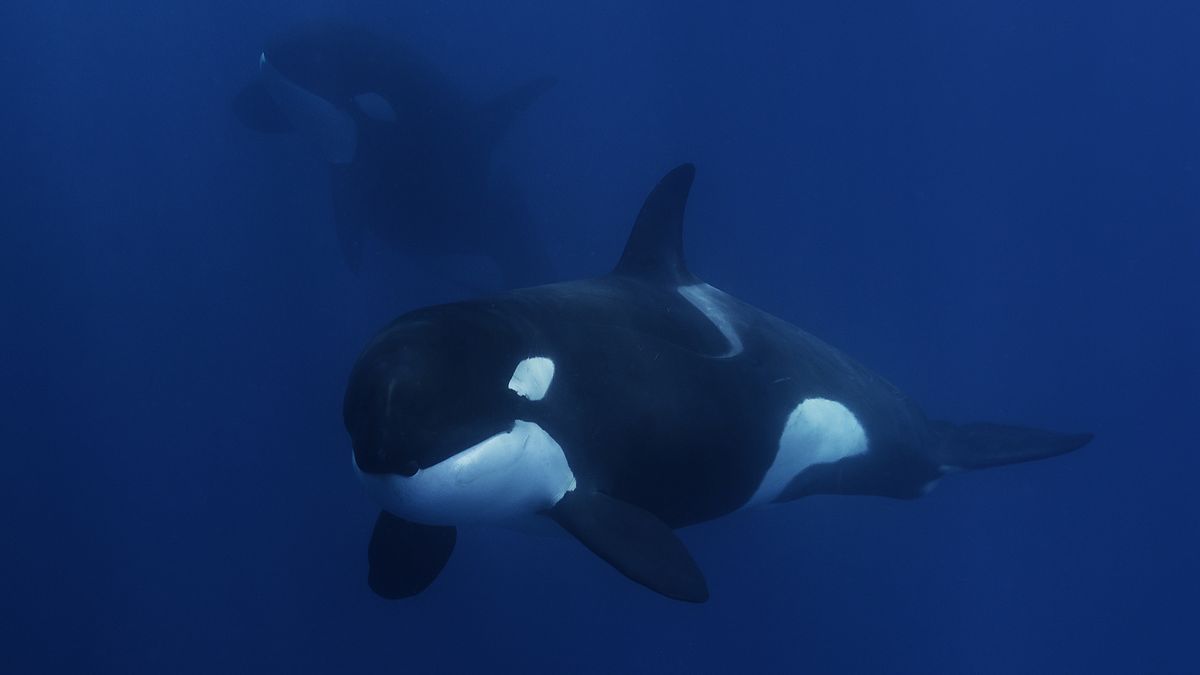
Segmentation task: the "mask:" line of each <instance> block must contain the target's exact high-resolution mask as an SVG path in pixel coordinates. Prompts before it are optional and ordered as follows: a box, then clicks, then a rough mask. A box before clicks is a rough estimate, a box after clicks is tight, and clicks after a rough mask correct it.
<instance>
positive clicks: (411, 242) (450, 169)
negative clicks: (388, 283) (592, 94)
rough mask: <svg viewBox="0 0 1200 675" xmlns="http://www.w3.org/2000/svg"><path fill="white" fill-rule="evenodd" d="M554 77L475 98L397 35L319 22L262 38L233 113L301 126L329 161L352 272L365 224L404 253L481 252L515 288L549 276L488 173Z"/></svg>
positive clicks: (504, 191) (520, 207) (515, 209)
mask: <svg viewBox="0 0 1200 675" xmlns="http://www.w3.org/2000/svg"><path fill="white" fill-rule="evenodd" d="M554 82H555V81H554V79H553V78H539V79H535V80H531V81H529V82H526V83H524V84H522V85H519V86H517V87H515V88H513V89H511V90H509V91H507V92H506V93H504V94H501V95H499V96H497V97H496V98H493V99H491V100H489V101H484V102H482V103H479V102H473V101H470V100H468V99H467V98H466V97H464V96H463V95H462V94H461V93H460V92H458V91H457V90H456V89H455V88H454V87H452V86H451V84H450V83H449V82H448V81H446V79H445V78H444V77H442V76H441V74H440V73H438V72H437V71H436V70H435V69H434V68H433V67H432V66H431V65H430V64H428V63H426V62H425V61H424V60H423V59H421V58H420V57H419V56H418V55H416V54H414V53H412V52H411V51H409V50H408V49H406V48H405V47H404V46H403V45H401V44H399V43H398V42H397V41H396V40H393V39H390V38H387V37H384V36H382V35H379V34H377V33H374V32H372V31H370V30H366V29H363V28H358V27H354V26H351V25H346V24H342V23H336V22H324V23H315V24H309V25H306V26H303V27H300V28H297V29H295V30H293V31H290V32H288V33H284V34H282V35H280V36H278V37H276V38H274V39H272V40H270V41H268V42H267V44H266V46H265V47H264V48H263V51H262V54H261V55H260V56H259V59H258V74H257V76H256V77H255V79H254V80H253V81H252V82H250V83H249V84H248V85H246V86H245V87H244V88H242V89H241V90H240V91H239V92H238V94H237V95H236V97H235V98H234V103H233V108H234V112H235V114H236V115H237V117H238V118H239V119H240V120H241V122H242V123H243V124H245V125H246V126H247V127H249V128H250V129H253V130H255V131H259V132H263V133H286V132H293V133H296V134H297V135H299V136H301V137H302V138H304V139H305V140H306V141H307V142H308V143H309V144H310V145H311V146H312V147H313V149H314V150H315V151H316V152H317V153H318V154H319V155H320V156H321V157H322V158H323V159H324V160H326V161H327V162H328V163H329V166H330V174H331V182H332V192H333V210H334V218H335V221H336V225H337V234H338V240H339V242H340V243H341V247H342V252H343V254H344V256H345V260H346V263H347V265H349V267H350V268H351V269H352V270H355V271H357V270H358V269H359V268H360V267H361V265H362V260H363V247H364V238H365V235H366V233H367V232H368V231H370V232H371V233H373V234H374V235H375V236H376V237H377V238H379V239H381V240H383V241H385V242H387V243H389V244H391V245H392V246H394V247H396V248H398V249H401V250H404V251H407V252H413V253H423V254H429V255H435V256H436V255H446V254H457V253H467V254H482V255H484V256H487V257H488V258H491V259H492V260H494V261H495V262H496V264H497V266H498V267H499V268H500V270H501V271H502V272H503V274H504V276H505V280H504V281H505V283H508V284H512V285H518V284H524V283H530V282H536V281H539V280H540V277H544V276H547V275H549V273H550V270H549V264H548V262H547V260H546V258H545V256H544V252H543V251H542V249H541V247H540V245H539V244H538V243H537V242H536V241H535V240H534V237H533V233H532V231H531V229H532V228H531V223H530V222H529V217H528V213H527V210H526V207H525V204H524V200H523V198H522V196H521V195H520V193H519V192H518V191H517V190H516V189H515V188H514V187H513V186H512V185H511V182H510V181H509V180H508V179H507V178H506V177H504V176H493V175H491V174H492V172H491V153H492V148H494V147H495V145H496V143H497V142H498V141H499V140H500V138H501V137H503V135H504V133H505V132H506V131H507V130H508V129H509V128H510V127H511V126H512V124H513V121H514V120H515V118H516V117H517V116H518V115H519V114H520V113H521V112H522V111H524V110H525V109H526V108H528V107H529V106H530V105H531V104H533V102H534V101H536V100H537V99H538V98H539V97H541V96H542V95H543V94H544V93H545V92H546V91H547V90H549V89H550V88H551V87H553V86H554Z"/></svg>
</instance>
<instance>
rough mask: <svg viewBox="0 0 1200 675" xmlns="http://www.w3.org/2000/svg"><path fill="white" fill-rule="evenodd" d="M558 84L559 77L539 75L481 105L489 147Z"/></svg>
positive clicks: (481, 114) (480, 111) (481, 117)
mask: <svg viewBox="0 0 1200 675" xmlns="http://www.w3.org/2000/svg"><path fill="white" fill-rule="evenodd" d="M556 84H558V78H555V77H539V78H538V79H536V80H531V81H529V82H526V83H525V84H522V85H519V86H517V87H515V88H513V89H510V90H509V91H507V92H505V93H503V94H501V95H499V96H497V97H495V98H493V99H492V100H490V101H488V102H486V103H484V104H483V105H481V106H480V107H479V118H480V120H481V122H480V123H481V125H482V129H483V135H484V142H485V144H486V145H487V146H488V147H491V146H492V145H494V144H495V143H496V142H497V141H499V140H500V137H501V136H503V135H504V134H505V133H507V132H508V130H509V129H510V128H511V127H512V125H513V122H514V121H516V119H517V117H518V116H520V115H521V113H523V112H525V111H526V110H528V109H529V106H531V105H533V104H534V102H535V101H537V100H538V99H539V98H541V97H542V95H543V94H545V93H546V92H548V91H550V90H551V89H553V88H554V85H556Z"/></svg>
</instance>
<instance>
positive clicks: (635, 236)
mask: <svg viewBox="0 0 1200 675" xmlns="http://www.w3.org/2000/svg"><path fill="white" fill-rule="evenodd" d="M695 177H696V167H695V166H693V165H692V164H681V165H679V166H677V167H675V168H674V169H672V170H671V172H670V173H668V174H667V175H665V176H663V178H662V180H660V181H659V182H658V185H655V186H654V189H653V190H651V191H650V195H649V196H648V197H646V201H645V203H644V204H642V210H641V211H640V212H639V213H638V217H637V222H635V223H634V224H633V232H631V233H630V234H629V241H628V242H626V243H625V252H624V253H623V254H621V261H620V262H618V263H617V267H616V269H614V270H613V273H614V274H623V275H627V276H634V277H641V278H644V279H653V280H656V281H662V282H666V283H692V282H694V281H695V278H694V277H693V276H692V274H691V272H689V271H688V269H687V265H686V264H684V262H683V211H684V207H685V206H687V198H688V192H689V191H690V190H691V189H692V180H693V179H694V178H695Z"/></svg>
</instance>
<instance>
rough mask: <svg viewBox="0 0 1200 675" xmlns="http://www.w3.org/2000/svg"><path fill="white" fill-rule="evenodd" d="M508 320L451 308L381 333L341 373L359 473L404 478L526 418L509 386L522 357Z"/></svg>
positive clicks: (522, 401) (524, 348)
mask: <svg viewBox="0 0 1200 675" xmlns="http://www.w3.org/2000/svg"><path fill="white" fill-rule="evenodd" d="M523 342H524V341H523V340H522V339H521V338H520V336H519V334H518V332H517V331H516V330H513V328H512V326H511V325H510V324H509V323H508V320H506V319H504V318H502V317H500V316H498V315H495V314H491V313H475V312H470V313H468V312H461V311H457V310H456V309H455V308H454V306H447V307H441V308H431V309H426V310H421V311H419V312H415V313H412V314H409V315H406V316H403V317H401V318H399V319H397V320H396V321H395V322H394V323H392V324H391V325H390V326H388V327H387V328H385V329H384V330H383V331H382V332H381V333H380V334H379V335H378V336H377V337H376V338H375V339H374V340H373V341H372V342H371V343H370V344H369V345H368V347H367V349H366V350H365V351H364V352H363V353H362V355H361V356H360V357H359V359H358V361H357V363H356V364H355V366H354V368H353V370H352V371H351V374H350V381H349V383H348V385H347V388H346V396H345V400H344V404H343V420H344V422H345V425H346V431H347V432H349V434H350V438H351V442H352V443H353V446H354V459H355V463H356V464H357V466H358V468H359V470H360V471H362V472H363V473H367V474H394V475H400V476H412V475H413V474H414V473H416V472H417V471H418V470H421V469H427V468H429V467H431V466H434V465H436V464H438V463H440V462H442V461H443V460H445V459H447V458H449V457H451V456H453V455H455V454H457V453H460V452H462V451H464V450H466V449H468V448H471V447H472V446H475V445H477V444H479V443H481V442H483V441H485V440H487V439H489V438H491V437H493V436H495V435H497V434H501V433H505V432H508V431H510V430H511V429H512V428H513V425H514V423H515V422H516V421H517V420H518V419H530V417H531V413H533V412H534V411H531V410H529V406H531V405H536V402H534V401H531V400H530V399H529V398H526V397H524V396H522V395H521V394H519V393H518V392H517V391H515V390H514V389H513V388H512V387H510V384H511V382H512V380H513V376H514V372H515V370H516V368H517V366H518V365H519V364H521V363H522V361H523V359H526V358H527V357H529V356H531V353H530V349H529V345H527V344H523Z"/></svg>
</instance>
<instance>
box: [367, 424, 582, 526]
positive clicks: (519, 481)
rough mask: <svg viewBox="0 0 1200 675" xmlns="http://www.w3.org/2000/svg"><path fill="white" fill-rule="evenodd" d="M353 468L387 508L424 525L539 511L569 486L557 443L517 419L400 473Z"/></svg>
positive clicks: (504, 517) (480, 520)
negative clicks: (425, 466)
mask: <svg viewBox="0 0 1200 675" xmlns="http://www.w3.org/2000/svg"><path fill="white" fill-rule="evenodd" d="M354 469H355V471H356V472H357V473H358V476H359V478H360V479H361V480H362V482H363V485H364V486H366V489H367V493H368V494H369V495H371V497H372V498H373V499H375V501H377V502H379V504H380V506H382V507H383V509H384V510H386V511H387V512H389V513H391V514H393V515H396V516H399V517H401V518H404V519H406V520H411V521H413V522H417V523H425V524H427V525H461V524H467V523H485V522H498V521H506V520H512V519H515V518H520V517H522V516H530V515H534V514H536V513H539V512H541V511H544V510H546V509H548V508H550V507H552V506H554V505H555V504H557V503H558V500H560V499H562V497H563V495H565V494H566V493H567V492H570V491H571V490H574V489H575V474H573V473H572V472H571V467H570V466H568V465H567V458H566V455H564V454H563V451H562V447H561V446H560V445H559V444H558V442H556V441H555V440H554V438H552V437H551V436H550V434H548V433H546V431H545V430H544V429H542V428H541V427H540V426H538V425H537V424H534V423H532V422H525V421H522V420H517V422H516V423H515V424H514V425H513V428H512V431H509V432H507V433H503V434H496V435H495V436H492V437H491V438H489V439H487V440H486V441H483V442H482V443H479V444H477V445H474V446H472V447H470V448H467V449H466V450H463V451H462V452H460V453H458V454H456V455H454V456H452V457H450V458H448V459H445V460H443V461H441V462H439V463H438V464H435V465H433V466H431V467H429V468H428V469H421V470H420V471H418V472H417V473H416V475H414V476H412V477H409V478H405V477H404V476H397V475H393V474H369V473H363V472H362V471H360V470H359V469H358V464H355V465H354Z"/></svg>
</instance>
